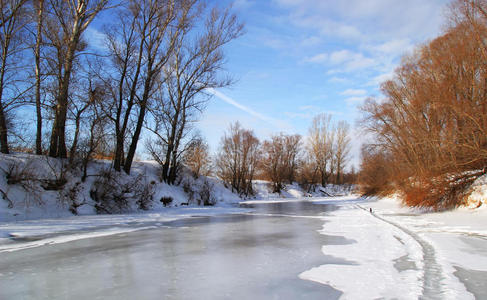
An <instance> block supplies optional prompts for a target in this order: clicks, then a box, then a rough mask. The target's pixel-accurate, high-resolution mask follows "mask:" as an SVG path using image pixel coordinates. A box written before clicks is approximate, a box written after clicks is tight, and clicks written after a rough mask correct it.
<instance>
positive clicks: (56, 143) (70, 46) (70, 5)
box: [46, 0, 108, 158]
mask: <svg viewBox="0 0 487 300" xmlns="http://www.w3.org/2000/svg"><path fill="white" fill-rule="evenodd" d="M48 3H49V10H48V12H49V15H48V17H49V19H48V20H46V21H48V30H49V33H48V34H47V35H46V36H47V37H48V38H49V42H50V44H51V45H52V46H53V47H54V48H55V52H56V57H53V58H51V60H54V61H55V62H54V63H55V65H56V66H57V68H55V69H56V70H57V88H58V91H57V93H56V99H55V105H56V106H55V114H54V121H53V125H52V133H51V142H50V147H49V156H51V157H61V158H65V157H66V156H67V150H66V118H67V112H68V106H69V85H70V81H71V73H72V71H73V64H74V62H75V60H76V58H77V56H78V54H79V53H80V51H81V50H82V49H83V48H84V45H83V43H82V39H81V37H82V34H83V32H84V31H85V30H86V29H87V28H88V26H89V25H90V23H91V22H92V21H93V19H94V18H95V17H96V15H97V14H98V13H99V12H100V11H102V10H103V9H105V8H106V6H107V4H108V0H97V1H93V0H91V1H90V0H75V1H64V0H49V1H48Z"/></svg>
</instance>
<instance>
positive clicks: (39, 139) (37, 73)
mask: <svg viewBox="0 0 487 300" xmlns="http://www.w3.org/2000/svg"><path fill="white" fill-rule="evenodd" d="M38 5H39V6H38V8H37V36H36V45H35V49H34V56H35V77H36V79H35V80H36V86H35V89H36V94H35V98H36V116H37V132H36V154H37V155H40V154H42V111H41V74H40V73H41V70H40V68H41V53H40V50H41V43H42V32H41V31H42V15H43V12H44V0H38Z"/></svg>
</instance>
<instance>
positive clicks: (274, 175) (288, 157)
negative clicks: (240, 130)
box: [261, 133, 301, 193]
mask: <svg viewBox="0 0 487 300" xmlns="http://www.w3.org/2000/svg"><path fill="white" fill-rule="evenodd" d="M300 140H301V136H300V135H286V134H284V133H281V134H279V135H274V136H272V137H271V139H270V140H268V141H264V143H263V144H262V160H261V168H262V171H263V173H264V176H266V177H267V179H270V180H271V181H272V182H273V186H274V192H275V193H280V192H281V189H282V188H283V184H284V182H285V181H288V182H290V183H292V182H293V181H294V179H295V174H296V169H297V156H298V154H299V152H300V148H299V142H300Z"/></svg>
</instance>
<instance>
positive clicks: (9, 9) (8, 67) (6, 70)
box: [0, 0, 28, 153]
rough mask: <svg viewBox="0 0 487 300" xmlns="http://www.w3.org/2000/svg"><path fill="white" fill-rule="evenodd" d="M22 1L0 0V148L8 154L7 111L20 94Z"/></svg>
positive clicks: (23, 12) (23, 18) (23, 26)
mask: <svg viewBox="0 0 487 300" xmlns="http://www.w3.org/2000/svg"><path fill="white" fill-rule="evenodd" d="M26 2H27V1H26V0H10V1H7V0H5V1H0V5H1V7H0V14H1V15H0V43H1V45H0V51H1V53H0V54H1V57H0V151H1V152H2V153H9V147H8V131H9V130H8V125H7V113H8V110H9V109H11V108H12V106H14V105H15V104H16V103H17V101H18V100H19V98H20V97H21V95H22V93H23V92H21V91H19V90H18V89H17V85H16V81H17V80H16V78H17V76H18V74H16V72H18V70H19V62H18V59H19V57H18V56H19V54H20V53H21V52H22V51H23V47H22V43H23V41H22V36H21V34H22V30H23V29H24V28H25V25H26V24H27V23H28V18H26V14H25V9H24V8H25V3H26Z"/></svg>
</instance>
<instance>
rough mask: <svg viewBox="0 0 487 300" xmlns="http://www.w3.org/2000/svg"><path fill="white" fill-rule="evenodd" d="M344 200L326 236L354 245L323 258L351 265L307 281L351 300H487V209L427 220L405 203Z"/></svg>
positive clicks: (309, 275) (321, 270)
mask: <svg viewBox="0 0 487 300" xmlns="http://www.w3.org/2000/svg"><path fill="white" fill-rule="evenodd" d="M341 200H342V204H339V205H340V207H341V209H340V210H337V211H335V212H333V213H331V215H330V216H329V217H327V218H326V219H325V220H326V222H325V224H324V225H323V228H322V230H320V233H322V234H324V235H339V236H344V237H345V238H347V239H348V240H350V241H351V243H349V244H345V245H325V246H323V248H322V252H323V254H324V255H326V256H333V257H337V258H341V259H343V260H346V261H347V262H348V263H346V264H326V265H322V266H317V267H315V268H312V269H310V270H308V271H305V272H303V273H301V274H300V278H302V279H306V280H311V281H315V282H320V283H323V284H327V285H331V286H333V287H334V288H336V289H338V290H341V291H343V292H344V295H343V298H344V299H377V298H386V299H390V298H398V299H418V298H421V297H426V298H427V299H473V298H475V297H476V298H479V299H481V298H485V297H487V230H486V228H487V209H485V208H478V209H467V208H462V209H458V210H455V211H451V212H443V213H420V212H418V211H415V210H411V209H409V208H404V207H401V206H400V205H399V200H398V199H397V198H386V199H382V200H377V199H369V200H363V199H362V203H360V201H359V200H360V199H358V198H357V197H353V196H350V197H348V198H347V197H343V198H342V199H341ZM325 202H327V201H325ZM333 203H335V204H336V203H337V201H336V200H333ZM370 208H372V211H373V213H370ZM365 274H366V275H365Z"/></svg>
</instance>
